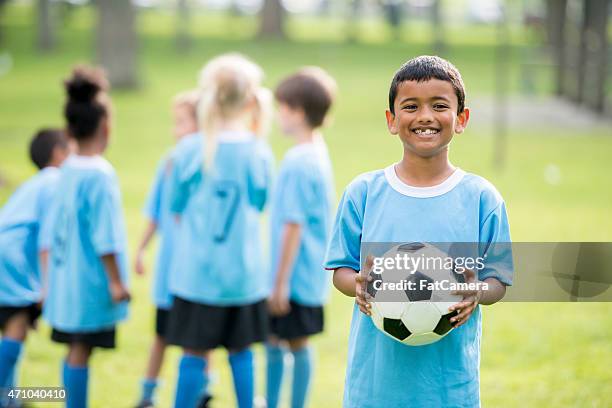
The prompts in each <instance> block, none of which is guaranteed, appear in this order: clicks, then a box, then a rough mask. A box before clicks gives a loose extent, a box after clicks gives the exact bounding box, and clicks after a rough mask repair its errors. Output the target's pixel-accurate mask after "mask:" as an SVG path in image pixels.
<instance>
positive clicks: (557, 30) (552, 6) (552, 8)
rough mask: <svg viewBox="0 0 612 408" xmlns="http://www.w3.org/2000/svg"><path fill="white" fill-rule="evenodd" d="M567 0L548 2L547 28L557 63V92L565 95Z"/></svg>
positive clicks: (550, 0) (559, 94) (549, 0)
mask: <svg viewBox="0 0 612 408" xmlns="http://www.w3.org/2000/svg"><path fill="white" fill-rule="evenodd" d="M566 9H567V0H546V13H547V19H546V22H547V24H546V28H547V33H548V42H549V45H550V47H551V49H552V53H553V58H554V61H555V66H556V70H555V92H556V94H557V95H558V96H561V95H563V94H564V88H563V85H564V83H563V77H564V76H565V65H566V60H565V18H566Z"/></svg>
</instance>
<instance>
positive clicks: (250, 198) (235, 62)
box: [166, 54, 272, 408]
mask: <svg viewBox="0 0 612 408" xmlns="http://www.w3.org/2000/svg"><path fill="white" fill-rule="evenodd" d="M262 76H263V73H262V71H261V69H260V68H259V66H257V65H256V64H254V63H253V62H251V61H249V60H247V59H246V58H244V57H242V56H240V55H237V54H228V55H222V56H220V57H217V58H215V59H213V60H211V61H210V62H209V63H208V64H206V66H205V67H204V68H203V70H202V73H201V75H200V103H199V120H200V124H201V126H200V129H201V131H202V133H203V137H201V138H197V139H193V140H190V141H189V142H188V143H187V142H186V143H181V144H180V145H179V146H178V147H177V150H176V151H175V154H174V155H173V169H172V173H173V174H172V176H171V177H172V181H171V182H170V189H171V192H170V194H171V200H170V202H171V210H172V211H173V212H174V213H176V214H177V215H178V217H179V218H180V221H179V228H178V233H177V242H180V245H178V246H176V248H175V249H176V250H175V253H174V262H173V264H172V272H171V274H172V280H171V283H170V292H171V293H172V295H173V296H174V302H173V304H172V309H171V311H170V318H169V323H168V330H167V338H166V340H167V342H168V343H169V344H175V345H178V346H181V347H182V348H183V356H182V357H181V361H180V363H179V367H178V379H177V386H176V399H175V407H180V408H192V407H195V406H196V404H198V403H199V401H201V398H202V396H203V392H204V390H205V386H206V383H207V378H206V377H207V376H206V372H205V366H206V360H205V358H204V355H205V353H206V352H207V351H209V350H213V349H215V348H216V347H219V346H223V347H225V348H226V349H227V350H228V351H229V363H230V366H231V370H232V374H233V378H234V387H235V391H236V397H237V400H238V406H239V407H241V408H247V407H248V408H251V407H252V404H253V393H254V379H253V377H254V375H253V354H252V352H251V350H250V346H251V344H253V343H255V342H260V341H263V340H265V339H266V337H267V334H268V333H267V311H266V301H265V299H266V296H267V293H268V287H267V281H266V279H265V277H266V265H265V264H264V262H263V256H262V251H261V247H260V241H261V240H260V236H259V234H260V233H259V223H260V214H261V211H262V210H263V208H264V205H265V203H266V201H267V196H268V189H269V186H270V183H271V166H272V153H271V151H270V149H269V147H268V145H267V144H266V143H265V142H264V141H263V140H260V138H258V133H259V130H261V129H264V128H265V122H266V121H265V118H264V117H262V114H263V113H264V112H266V111H267V108H268V105H269V104H271V102H272V101H271V96H270V93H269V91H267V92H266V90H265V89H263V88H261V85H260V84H261V80H262Z"/></svg>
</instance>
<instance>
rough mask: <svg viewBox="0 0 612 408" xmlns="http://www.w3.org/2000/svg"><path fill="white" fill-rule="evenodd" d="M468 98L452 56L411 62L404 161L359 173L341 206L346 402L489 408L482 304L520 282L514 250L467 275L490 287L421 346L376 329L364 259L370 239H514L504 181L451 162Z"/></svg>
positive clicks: (401, 98) (339, 271)
mask: <svg viewBox="0 0 612 408" xmlns="http://www.w3.org/2000/svg"><path fill="white" fill-rule="evenodd" d="M464 101H465V91H464V86H463V81H462V79H461V75H460V74H459V71H457V69H456V68H455V67H454V66H453V65H452V64H450V63H449V62H448V61H446V60H444V59H442V58H439V57H432V56H421V57H417V58H414V59H412V60H410V61H408V62H406V63H405V64H404V65H403V66H402V67H401V68H400V69H399V70H398V71H397V72H396V74H395V76H394V78H393V81H392V83H391V89H390V92H389V110H388V111H387V112H386V116H387V124H388V128H389V131H390V132H391V133H392V134H394V135H399V139H400V141H401V142H402V145H403V157H402V159H401V160H400V161H399V162H398V163H395V164H392V165H390V166H388V167H387V168H386V169H383V170H377V171H373V172H369V173H365V174H363V175H361V176H359V177H357V178H356V179H355V180H353V181H352V182H351V183H350V184H349V186H348V187H347V188H346V190H345V192H344V195H343V197H342V199H341V202H340V204H339V207H338V213H337V217H336V222H335V225H334V228H333V232H332V236H331V240H330V242H329V245H328V251H327V255H326V261H325V266H326V267H327V268H328V269H331V270H333V271H334V278H333V281H334V285H335V286H336V288H337V289H339V290H340V291H341V292H342V293H344V294H346V295H347V296H353V297H355V296H356V297H357V299H356V303H357V304H356V306H355V308H354V313H353V319H352V322H351V331H350V340H349V352H348V367H347V371H346V383H345V390H344V404H343V405H344V407H351V408H352V407H359V408H368V407H389V408H392V407H393V408H395V407H478V406H480V389H479V388H480V384H479V382H480V380H479V363H480V333H481V314H480V307H479V304H483V305H490V304H493V303H495V302H497V301H499V300H500V299H502V297H503V296H504V294H505V288H506V285H510V284H511V283H512V267H511V265H512V259H511V256H512V255H511V252H510V251H509V250H508V251H505V252H503V253H499V254H496V256H495V259H494V261H492V262H489V261H486V262H485V268H484V269H481V270H480V271H478V272H477V273H476V272H473V271H469V272H466V276H465V277H466V281H468V282H469V281H476V280H480V281H484V282H486V283H488V286H489V288H488V290H486V291H474V292H461V293H459V294H460V295H463V301H461V302H460V303H458V304H456V305H454V306H452V307H451V308H450V311H451V312H453V311H457V312H458V314H457V316H455V317H454V318H452V319H451V321H452V322H453V323H454V325H455V327H456V328H455V330H453V331H452V332H450V333H449V334H448V335H447V336H446V337H444V338H442V339H441V340H440V341H438V342H436V343H432V344H429V345H426V346H419V347H410V346H405V345H403V344H401V343H399V342H396V341H394V340H393V339H390V338H389V337H387V336H386V335H385V334H383V333H382V332H380V331H379V330H377V329H376V327H375V326H374V324H373V322H372V320H371V319H370V317H369V315H370V304H369V303H368V299H367V298H366V295H365V290H364V284H365V281H364V278H363V277H362V275H361V274H359V273H358V271H359V270H360V269H361V265H364V264H365V269H366V272H367V270H368V269H369V268H371V262H364V260H363V259H361V256H365V255H366V254H360V251H361V249H362V248H361V244H362V243H364V242H400V243H401V242H415V241H422V242H426V241H428V242H449V243H450V242H473V243H485V244H487V245H480V247H481V248H488V247H489V245H490V244H493V243H496V242H506V243H507V242H509V241H510V234H509V227H508V219H507V215H506V207H505V204H504V201H503V199H502V197H501V196H500V194H499V193H498V192H497V190H496V189H495V187H493V185H491V184H490V183H489V182H487V181H486V180H485V179H483V178H482V177H479V176H476V175H474V174H469V173H466V172H465V171H463V170H461V169H459V168H457V167H455V166H453V165H452V164H451V163H450V161H449V158H448V150H449V145H450V142H451V140H452V138H453V135H454V134H459V133H462V132H463V131H464V129H465V127H466V125H467V123H468V119H469V113H470V112H469V110H468V108H466V107H464ZM484 255H485V254H480V256H484ZM360 310H361V312H363V313H361V312H360Z"/></svg>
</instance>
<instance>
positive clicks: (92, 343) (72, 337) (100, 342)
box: [51, 326, 115, 349]
mask: <svg viewBox="0 0 612 408" xmlns="http://www.w3.org/2000/svg"><path fill="white" fill-rule="evenodd" d="M51 340H53V341H55V342H57V343H64V344H72V343H82V344H85V345H87V346H89V347H92V348H93V347H100V348H105V349H114V348H115V327H114V326H113V327H111V328H110V329H105V330H100V331H95V332H65V331H61V330H57V329H53V330H52V331H51Z"/></svg>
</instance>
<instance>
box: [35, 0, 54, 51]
mask: <svg viewBox="0 0 612 408" xmlns="http://www.w3.org/2000/svg"><path fill="white" fill-rule="evenodd" d="M36 12H37V20H38V22H37V30H38V32H37V36H36V46H37V47H38V49H39V50H41V51H50V50H52V49H53V48H54V47H55V24H54V21H53V10H52V5H51V0H38V7H37V8H36Z"/></svg>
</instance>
